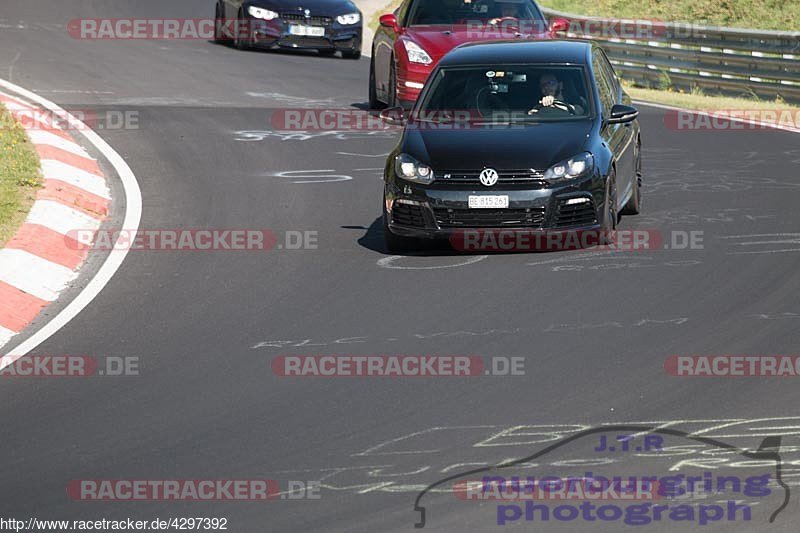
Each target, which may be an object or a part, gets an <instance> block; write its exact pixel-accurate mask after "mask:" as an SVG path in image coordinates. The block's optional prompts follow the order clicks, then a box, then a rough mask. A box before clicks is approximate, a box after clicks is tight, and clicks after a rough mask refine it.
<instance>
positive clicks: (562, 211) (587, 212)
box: [553, 198, 597, 228]
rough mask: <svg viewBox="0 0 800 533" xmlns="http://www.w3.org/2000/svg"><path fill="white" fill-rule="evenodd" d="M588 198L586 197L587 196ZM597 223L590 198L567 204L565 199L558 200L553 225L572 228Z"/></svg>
mask: <svg viewBox="0 0 800 533" xmlns="http://www.w3.org/2000/svg"><path fill="white" fill-rule="evenodd" d="M587 200H588V198H587ZM596 223H597V217H596V216H595V212H594V202H592V201H591V200H589V201H586V202H582V203H579V204H567V200H559V201H558V208H557V211H556V220H555V222H554V224H553V225H554V226H555V227H557V228H572V227H582V226H591V225H594V224H596Z"/></svg>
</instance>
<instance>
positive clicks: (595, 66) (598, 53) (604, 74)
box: [592, 48, 633, 209]
mask: <svg viewBox="0 0 800 533" xmlns="http://www.w3.org/2000/svg"><path fill="white" fill-rule="evenodd" d="M607 62H608V60H607V59H606V58H605V55H603V52H602V50H600V49H599V48H595V49H594V50H593V51H592V70H593V73H594V81H595V83H596V84H597V92H598V94H599V95H600V113H601V115H602V119H603V122H602V126H601V129H600V136H601V137H602V138H603V140H604V141H605V143H606V146H608V148H609V150H611V153H612V157H613V158H614V161H615V162H616V169H617V202H618V205H617V208H618V209H621V207H622V206H621V205H619V203H620V202H621V201H622V200H624V199H626V198H628V195H630V194H631V192H632V191H633V189H632V183H633V182H632V180H631V172H630V170H629V165H630V161H631V160H632V158H633V155H632V154H633V146H632V145H631V146H628V145H629V144H630V141H629V138H630V128H629V127H626V125H625V124H609V123H608V119H609V117H610V116H611V108H612V107H613V106H614V104H616V103H618V99H619V95H618V93H617V91H616V90H615V85H614V81H615V80H614V79H613V78H612V77H611V76H612V75H613V71H612V70H611V69H610V68H609V65H607Z"/></svg>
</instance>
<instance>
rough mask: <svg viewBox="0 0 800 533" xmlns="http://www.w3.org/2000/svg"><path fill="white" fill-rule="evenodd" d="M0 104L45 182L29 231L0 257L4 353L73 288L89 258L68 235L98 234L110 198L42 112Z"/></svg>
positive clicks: (5, 99) (88, 160) (99, 176)
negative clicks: (30, 148) (20, 130)
mask: <svg viewBox="0 0 800 533" xmlns="http://www.w3.org/2000/svg"><path fill="white" fill-rule="evenodd" d="M0 102H2V103H3V104H4V105H5V106H6V108H8V110H9V111H10V112H11V114H12V116H14V117H15V118H17V119H18V121H19V122H20V123H21V124H22V125H23V127H24V128H25V130H26V133H27V134H28V137H29V138H30V139H31V141H32V142H33V145H34V147H35V149H36V152H37V153H38V154H39V159H40V161H41V171H42V176H43V178H44V183H43V187H42V188H41V189H40V190H39V191H37V195H36V201H35V202H34V204H33V206H32V208H31V210H30V212H29V213H28V217H27V219H26V220H25V223H24V224H23V225H22V226H21V227H20V228H19V230H18V231H17V233H16V234H15V235H14V236H13V237H12V238H11V240H9V241H8V243H7V244H6V247H5V248H4V249H2V250H0V347H2V346H3V345H5V344H6V343H7V342H8V341H10V340H11V339H12V338H13V337H14V335H16V334H17V333H19V332H21V331H22V330H23V329H25V327H26V326H27V325H28V324H30V323H31V322H32V321H33V320H34V319H35V318H36V316H37V315H38V314H39V312H41V310H42V309H44V308H45V307H46V306H47V305H48V304H49V303H51V302H53V301H55V300H56V299H57V298H58V295H59V293H60V292H61V291H63V290H64V289H66V288H67V287H68V286H69V284H70V283H71V282H72V281H73V280H75V278H76V277H77V275H78V269H79V268H80V266H81V265H82V264H83V262H84V260H85V259H86V256H87V255H88V250H86V249H85V247H83V246H79V245H78V243H77V241H74V240H73V239H72V238H71V237H69V236H68V234H69V233H70V232H71V231H74V230H76V229H97V228H99V227H100V224H101V223H102V221H103V220H104V219H105V218H106V216H107V215H108V210H109V206H110V205H111V193H110V191H109V188H108V185H107V183H106V179H105V177H104V175H103V172H102V170H100V167H99V166H98V164H97V161H96V160H95V159H93V158H92V157H91V156H90V155H89V153H88V152H87V151H86V150H85V149H84V148H83V147H82V146H80V145H79V144H78V143H76V142H75V141H74V140H73V139H72V137H71V136H70V135H69V133H68V132H67V131H65V130H64V129H62V128H61V127H60V126H59V125H57V124H55V123H54V122H53V121H52V120H49V119H48V118H47V117H48V115H47V113H45V112H43V111H42V110H41V108H39V107H38V106H36V105H35V104H31V103H28V102H26V101H24V100H22V99H21V98H18V97H16V96H13V95H11V94H8V93H5V92H0ZM32 117H35V118H33V119H32Z"/></svg>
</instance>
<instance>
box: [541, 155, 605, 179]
mask: <svg viewBox="0 0 800 533" xmlns="http://www.w3.org/2000/svg"><path fill="white" fill-rule="evenodd" d="M593 168H594V157H592V154H590V153H589V152H583V153H582V154H578V155H576V156H575V157H571V158H569V159H567V160H566V161H561V162H560V163H556V164H555V165H553V166H552V167H550V168H548V169H547V170H546V171H545V173H544V179H546V180H548V181H555V182H558V181H566V180H570V179H573V178H579V177H581V176H585V175H586V174H588V173H589V172H591V171H592V169H593Z"/></svg>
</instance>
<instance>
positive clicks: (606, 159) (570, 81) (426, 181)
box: [381, 41, 642, 252]
mask: <svg viewBox="0 0 800 533" xmlns="http://www.w3.org/2000/svg"><path fill="white" fill-rule="evenodd" d="M630 103H631V102H630V98H629V97H628V95H627V94H626V93H625V92H624V91H623V89H622V87H621V86H620V83H619V80H618V79H617V76H616V74H615V73H614V69H613V68H612V66H611V64H610V63H609V61H608V59H607V58H606V56H605V54H604V53H603V51H602V50H601V49H600V48H599V47H598V46H596V45H594V44H592V43H589V42H585V41H540V42H530V41H529V42H520V41H513V42H512V41H503V42H493V43H480V44H465V45H462V46H460V47H458V48H456V49H454V50H453V51H451V52H450V53H449V54H447V55H446V56H445V57H444V58H443V59H442V60H441V62H440V63H439V64H438V65H437V67H436V69H435V70H434V71H433V73H432V74H431V76H430V78H429V79H428V81H427V83H426V84H425V87H424V89H423V91H422V93H421V94H420V98H419V99H418V100H417V103H416V104H415V106H414V107H413V109H412V110H411V111H410V113H409V114H408V116H407V117H406V116H404V115H403V110H402V108H393V109H391V110H385V111H383V112H382V113H381V116H382V117H383V118H384V119H385V120H387V121H390V122H403V123H405V128H404V130H403V134H402V137H401V139H400V142H399V144H398V145H397V146H396V147H395V149H394V150H393V151H392V152H391V153H390V154H389V158H388V160H387V163H386V167H385V170H384V181H385V192H384V201H383V221H384V236H385V241H386V246H387V248H388V249H389V250H390V251H395V252H396V251H410V250H413V249H414V248H415V247H417V246H418V245H419V244H420V243H419V239H421V238H428V239H430V238H436V237H451V242H452V237H453V235H456V234H463V232H464V231H465V230H480V231H483V232H485V231H495V230H502V231H505V232H539V233H542V232H559V233H562V234H563V233H565V232H566V233H570V232H590V233H591V232H594V233H595V234H597V235H598V236H599V243H601V244H602V243H604V242H607V241H608V239H609V235H613V232H614V230H615V229H616V225H617V222H618V220H619V216H620V214H636V213H638V212H639V210H640V205H641V192H640V188H641V168H642V166H641V136H640V132H639V124H638V120H637V116H638V111H637V110H636V109H635V108H633V107H631V105H630Z"/></svg>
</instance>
